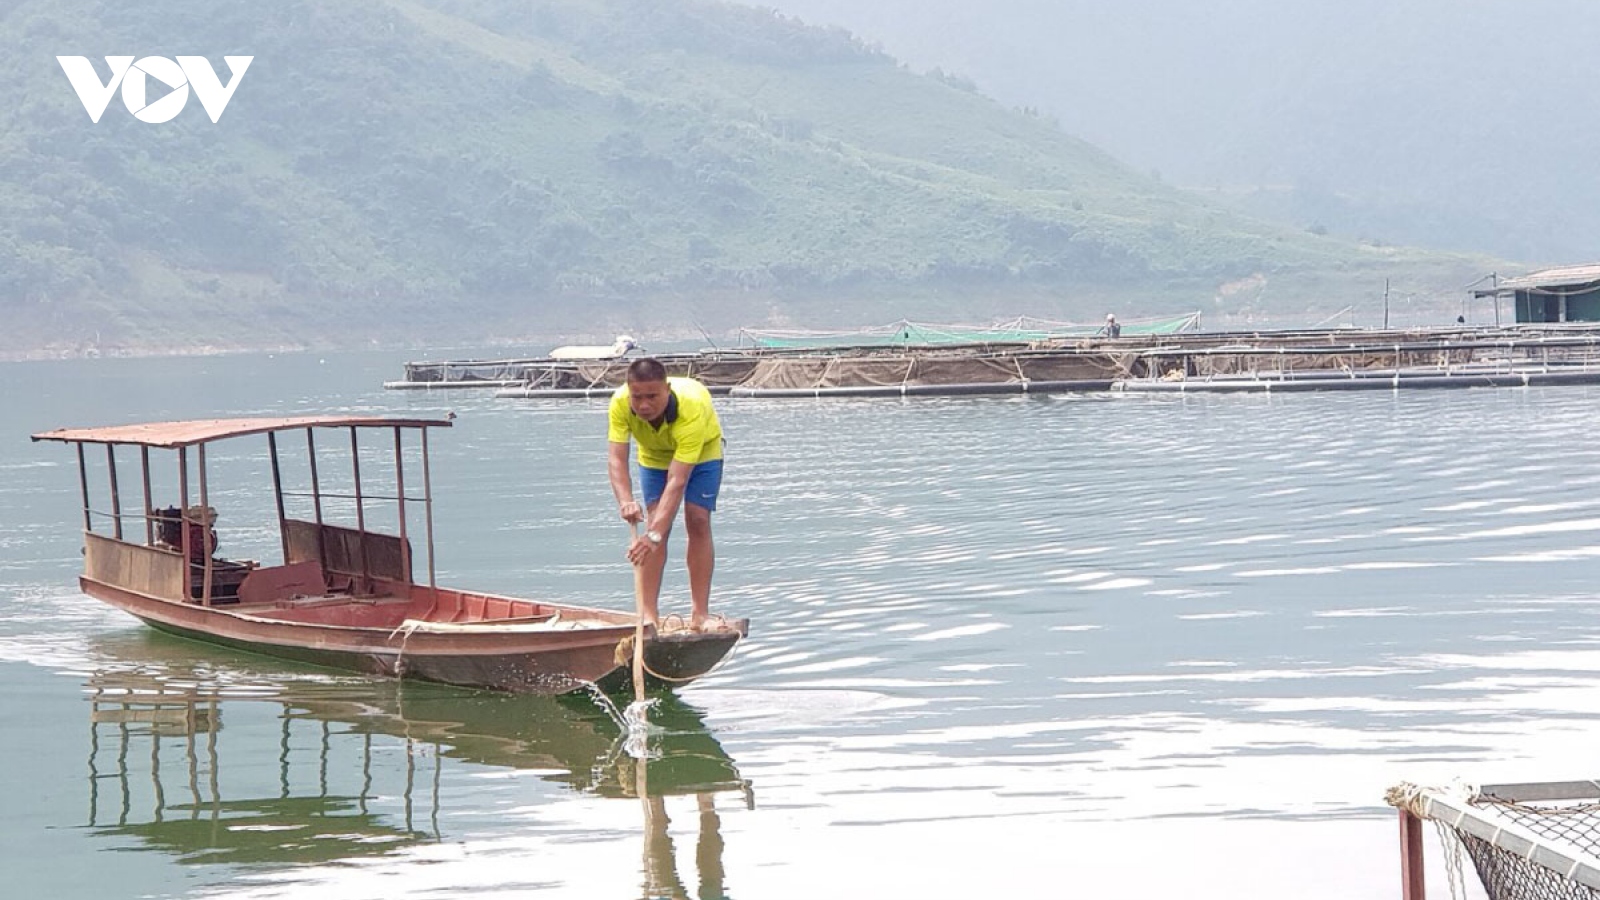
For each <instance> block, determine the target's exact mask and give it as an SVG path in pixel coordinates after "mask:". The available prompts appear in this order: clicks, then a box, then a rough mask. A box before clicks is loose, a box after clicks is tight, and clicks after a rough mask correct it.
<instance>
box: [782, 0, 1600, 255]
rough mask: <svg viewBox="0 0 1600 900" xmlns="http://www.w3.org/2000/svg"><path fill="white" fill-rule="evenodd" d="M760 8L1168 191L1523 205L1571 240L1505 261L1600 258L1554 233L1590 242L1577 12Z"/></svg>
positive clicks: (890, 2) (1244, 2) (815, 1)
mask: <svg viewBox="0 0 1600 900" xmlns="http://www.w3.org/2000/svg"><path fill="white" fill-rule="evenodd" d="M773 5H774V7H775V8H776V9H777V10H778V11H780V12H783V13H786V14H789V15H794V16H798V17H799V18H801V19H803V20H805V21H806V22H808V23H812V24H838V25H842V26H844V27H846V28H848V29H849V30H850V31H852V32H854V33H855V34H856V35H857V36H858V37H861V38H862V39H864V40H866V41H868V42H875V43H878V44H880V45H881V46H882V47H883V48H884V49H885V50H886V51H887V52H889V53H890V54H892V55H894V56H896V57H898V58H900V59H902V60H903V61H905V62H907V63H908V64H910V65H911V66H912V67H913V68H916V69H919V70H920V69H927V68H930V67H933V66H939V67H941V68H943V69H945V70H947V71H952V72H956V73H959V74H963V75H967V76H969V77H971V78H973V79H975V80H976V81H977V82H978V85H979V87H980V88H981V89H983V90H984V92H985V93H987V94H989V95H990V96H993V97H995V98H996V99H998V100H1001V101H1002V102H1005V103H1007V104H1009V105H1031V106H1037V107H1039V108H1040V109H1041V111H1043V112H1046V113H1048V114H1050V115H1053V116H1055V117H1056V118H1057V119H1058V120H1060V122H1061V124H1062V127H1063V128H1064V129H1065V130H1067V131H1069V132H1071V133H1073V134H1076V135H1078V136H1081V137H1084V138H1086V139H1088V140H1090V141H1092V142H1094V143H1096V144H1099V145H1100V146H1102V147H1104V148H1105V149H1107V150H1109V151H1111V152H1112V153H1114V154H1115V155H1117V156H1118V157H1120V158H1121V159H1123V160H1125V161H1127V162H1129V163H1130V164H1132V165H1134V166H1136V167H1138V168H1141V169H1147V170H1158V171H1159V172H1160V173H1161V174H1162V175H1163V177H1165V178H1166V179H1167V180H1169V181H1172V182H1174V183H1178V184H1183V185H1189V186H1198V187H1210V188H1216V187H1231V186H1238V185H1279V186H1283V185H1298V186H1301V187H1305V188H1309V189H1313V190H1327V191H1337V192H1347V193H1349V194H1351V195H1352V196H1353V197H1354V198H1355V199H1356V200H1358V201H1360V202H1363V203H1367V204H1375V205H1378V206H1381V207H1385V208H1390V209H1391V211H1393V208H1396V207H1401V206H1404V207H1407V208H1411V207H1418V206H1420V207H1422V208H1423V211H1422V212H1419V213H1418V214H1420V215H1427V214H1428V213H1427V212H1426V211H1427V210H1433V211H1434V214H1437V215H1440V216H1443V217H1445V218H1446V219H1448V218H1449V217H1456V216H1461V215H1462V214H1463V213H1466V212H1469V211H1470V210H1473V209H1483V210H1485V212H1486V214H1487V213H1489V212H1491V211H1492V212H1493V214H1494V215H1504V214H1505V213H1506V207H1510V206H1524V207H1526V206H1527V205H1528V204H1534V205H1537V206H1538V207H1541V208H1542V209H1543V210H1544V211H1545V212H1544V214H1546V215H1554V216H1557V217H1564V218H1566V219H1571V220H1572V221H1571V223H1570V224H1569V225H1568V226H1566V227H1565V228H1563V229H1559V230H1557V229H1552V234H1553V235H1555V236H1556V237H1561V236H1565V237H1567V238H1570V240H1567V241H1565V243H1564V244H1562V245H1561V246H1559V247H1558V246H1555V244H1556V243H1557V241H1555V240H1541V239H1537V238H1533V237H1529V238H1528V241H1531V243H1532V246H1525V247H1519V248H1517V249H1518V251H1520V252H1521V253H1522V254H1523V255H1530V254H1531V255H1534V256H1542V257H1561V256H1564V255H1566V254H1568V253H1572V252H1584V251H1583V248H1587V247H1590V246H1591V245H1592V247H1593V249H1592V250H1588V251H1587V252H1588V253H1590V254H1591V255H1592V256H1593V257H1594V258H1595V259H1600V242H1593V243H1592V242H1591V241H1590V240H1589V237H1588V234H1589V233H1590V232H1585V233H1583V234H1573V233H1572V232H1573V231H1575V230H1577V229H1579V228H1580V227H1592V226H1597V225H1600V213H1597V212H1592V210H1596V209H1600V184H1597V182H1600V179H1596V177H1595V175H1594V173H1593V172H1592V171H1591V165H1592V163H1591V158H1592V155H1593V151H1594V150H1595V149H1600V114H1597V113H1600V107H1597V106H1596V100H1597V99H1600V53H1597V51H1596V50H1595V49H1594V48H1595V47H1597V46H1600V41H1597V39H1600V3H1594V2H1592V0H1516V2H1513V0H1478V2H1473V0H1398V2H1397V0H1289V2H1285V0H1221V2H1214V3H1205V4H1201V3H1193V2H1178V0H1123V2H1118V3H1112V2H1106V0H989V2H986V3H981V4H980V3H976V2H971V0H777V2H776V3H775V4H773ZM1519 214H1522V215H1526V214H1528V210H1527V209H1524V210H1523V211H1522V212H1521V213H1519ZM1448 224H1449V223H1448V221H1443V222H1441V223H1440V227H1445V226H1447V225H1448ZM1540 250H1545V251H1547V252H1545V253H1540V252H1539V251H1540Z"/></svg>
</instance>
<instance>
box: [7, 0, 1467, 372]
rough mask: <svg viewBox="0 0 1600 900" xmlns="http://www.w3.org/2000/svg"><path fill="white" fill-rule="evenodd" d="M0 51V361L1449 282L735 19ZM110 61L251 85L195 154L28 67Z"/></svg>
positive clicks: (735, 14)
mask: <svg viewBox="0 0 1600 900" xmlns="http://www.w3.org/2000/svg"><path fill="white" fill-rule="evenodd" d="M0 51H3V52H0V75H3V76H4V77H5V78H6V79H7V83H9V84H11V85H13V86H15V87H16V90H15V91H14V92H13V94H12V96H13V97H14V98H15V99H14V102H13V103H12V104H9V105H7V106H5V107H3V108H0V208H3V209H4V210H5V215H4V216H3V217H0V309H3V310H4V311H5V315H6V318H7V321H8V323H9V327H8V328H7V329H6V330H5V331H4V332H3V333H0V353H4V354H6V355H13V356H14V355H25V354H31V353H39V352H86V351H98V352H130V351H137V352H148V351H159V350H194V349H203V348H208V347H210V348H221V349H228V348H240V347H262V346H304V345H330V346H339V345H351V344H365V343H370V342H380V343H390V342H399V341H412V342H414V341H419V340H434V341H438V340H446V339H460V340H479V339H488V338H492V337H500V338H506V337H513V336H521V335H529V336H535V335H555V334H563V333H585V334H592V335H604V334H607V333H609V332H610V331H612V330H613V329H617V328H623V327H629V328H634V329H637V328H641V327H651V326H654V327H667V324H668V323H673V322H676V323H678V324H679V325H680V326H683V327H685V328H686V327H687V325H685V324H684V323H687V322H691V321H692V322H694V323H696V324H697V325H700V326H703V327H707V328H710V329H712V330H713V331H717V330H724V331H725V330H727V329H731V328H735V327H737V326H739V325H744V324H757V323H763V322H771V321H784V322H791V323H799V324H806V325H813V326H825V325H830V324H851V323H859V322H877V321H886V320H889V319H892V318H895V317H898V316H901V315H911V314H921V315H922V317H923V318H930V319H945V320H951V319H966V320H973V319H982V318H986V317H988V316H990V315H991V314H994V313H996V312H1007V313H1011V314H1018V313H1023V312H1027V313H1033V314H1044V315H1056V316H1060V317H1073V316H1082V315H1088V314H1094V313H1100V312H1101V311H1102V309H1103V304H1104V303H1106V302H1108V301H1107V299H1106V298H1109V297H1115V298H1119V302H1131V303H1137V304H1139V305H1140V306H1141V307H1142V308H1138V309H1134V310H1132V311H1133V312H1136V313H1137V312H1150V313H1155V312H1162V311H1166V310H1170V309H1179V308H1190V309H1192V308H1197V307H1198V306H1199V305H1200V303H1201V302H1202V301H1204V302H1207V303H1211V302H1216V303H1223V302H1224V299H1222V298H1232V299H1228V300H1227V302H1231V303H1236V304H1249V303H1255V304H1270V303H1272V302H1279V301H1280V298H1281V300H1282V302H1291V303H1295V304H1301V305H1305V306H1306V307H1307V308H1314V307H1317V306H1322V307H1326V308H1330V309H1331V308H1336V307H1337V306H1339V305H1342V304H1344V303H1347V302H1349V301H1350V299H1351V297H1353V296H1355V295H1356V294H1359V293H1361V292H1365V293H1366V294H1368V295H1370V294H1371V293H1372V291H1373V285H1374V284H1375V283H1378V282H1381V280H1382V277H1383V276H1384V275H1387V274H1391V273H1405V274H1407V275H1409V276H1410V277H1412V278H1413V279H1414V280H1416V281H1417V282H1418V283H1426V282H1427V281H1428V280H1430V279H1442V283H1440V284H1436V285H1435V286H1436V287H1440V288H1445V289H1449V288H1453V287H1455V284H1454V283H1453V279H1456V278H1457V277H1459V275H1460V274H1462V273H1465V272H1468V271H1472V270H1473V267H1474V266H1475V265H1477V264H1476V263H1474V262H1473V261H1470V260H1462V259H1454V258H1445V257H1439V256H1426V255H1422V254H1418V253H1411V252H1406V251H1398V250H1395V249H1393V248H1384V247H1374V246H1368V245H1362V244H1357V243H1351V242H1344V241H1339V240H1335V239H1330V238H1327V237H1323V236H1319V235H1315V234H1310V233H1307V232H1305V231H1301V230H1292V229H1282V228H1278V227H1275V226H1269V225H1265V224H1262V223H1260V222H1256V221H1253V220H1250V219H1246V218H1242V217H1240V216H1237V215H1235V214H1232V213H1229V212H1225V211H1223V210H1220V209H1218V208H1215V207H1211V206H1207V205H1205V204H1204V203H1203V202H1201V201H1198V200H1195V199H1193V198H1192V197H1190V196H1188V195H1185V194H1183V193H1181V192H1178V191H1175V190H1172V189H1170V188H1168V187H1166V186H1164V185H1162V184H1160V183H1159V182H1158V181H1157V180H1155V179H1153V178H1151V177H1149V176H1146V175H1143V174H1140V173H1136V172H1134V171H1132V170H1130V169H1129V168H1127V167H1125V166H1123V165H1121V164H1119V163H1118V162H1117V161H1115V160H1113V159H1111V158H1110V157H1108V156H1106V155H1105V154H1104V153H1101V152H1099V151H1098V150H1096V149H1095V148H1093V147H1091V146H1089V145H1087V144H1085V143H1083V142H1081V141H1078V140H1076V139H1074V138H1072V137H1071V136H1069V135H1067V134H1064V133H1062V131H1061V130H1060V129H1059V128H1058V127H1056V126H1055V124H1054V123H1052V122H1049V121H1044V120H1041V119H1040V118H1039V117H1037V116H1033V115H1029V114H1027V113H1026V112H1022V111H1017V110H1010V109H1006V108H1004V107H1002V106H1000V105H999V104H996V103H995V102H993V101H991V100H989V99H988V98H986V97H984V96H982V95H980V94H979V93H977V92H976V91H975V90H974V89H973V86H972V85H971V84H969V83H965V82H963V81H962V80H961V79H959V78H954V77H948V76H941V75H939V74H938V73H935V74H933V75H919V74H915V73H912V72H910V71H908V70H907V69H905V68H904V67H902V66H899V65H898V64H897V63H896V62H895V61H894V60H892V59H890V58H888V57H886V56H884V55H882V54H881V53H879V52H877V51H875V50H873V49H872V48H870V47H868V46H866V45H864V44H863V43H861V42H860V41H857V40H856V39H854V38H853V37H851V36H850V35H848V34H847V33H844V32H842V31H838V30H820V29H814V28H810V27H806V26H803V25H801V24H799V23H798V22H795V21H792V20H788V19H785V18H783V17H781V16H779V15H777V14H775V13H772V12H770V11H760V10H755V9H749V8H745V7H739V6H730V5H722V4H714V3H701V2H693V0H533V2H528V3H505V2H498V0H273V2H270V3H244V2H233V0H224V2H206V0H24V2H22V3H20V5H16V6H13V7H12V8H11V11H10V12H9V13H6V14H4V17H3V18H0ZM119 54H121V55H134V56H139V57H144V56H167V57H176V56H178V55H181V54H203V55H205V56H206V57H207V58H208V59H209V60H210V61H211V63H212V64H213V66H214V67H215V68H216V70H217V71H218V73H219V75H221V76H222V77H223V78H224V79H225V78H226V76H227V69H226V67H225V66H224V65H223V61H222V57H223V56H225V55H248V56H252V57H253V58H254V59H253V62H252V64H251V66H250V68H249V69H248V71H247V73H246V74H245V75H244V76H243V78H242V80H241V82H240V84H239V86H238V88H237V90H236V92H235V94H234V95H233V98H232V101H231V103H230V105H228V107H227V109H226V112H225V113H224V114H223V115H222V117H221V119H220V121H219V122H218V123H215V124H214V123H212V122H211V121H210V119H209V118H208V117H207V116H206V114H205V113H204V112H203V111H202V109H201V108H200V103H198V102H196V101H195V100H194V99H193V98H191V99H190V101H189V103H188V106H187V108H186V109H185V110H184V111H183V112H182V113H181V114H179V115H178V116H177V117H176V118H174V119H172V120H171V121H169V122H165V123H160V124H150V123H146V122H142V121H139V120H137V119H135V118H134V116H133V115H131V114H130V113H129V111H128V110H127V108H125V106H124V104H123V103H122V101H121V99H120V98H113V99H112V101H111V103H110V106H109V107H108V108H107V110H106V112H105V114H104V116H103V117H102V118H101V119H100V121H99V122H98V123H94V122H92V121H91V119H90V117H89V115H88V114H87V113H86V112H85V110H84V107H83V105H82V104H81V103H80V102H79V99H78V97H77V96H76V95H75V94H74V92H73V90H72V88H71V86H70V85H69V83H68V80H67V78H66V76H65V75H64V73H63V71H62V67H61V66H60V65H59V64H58V63H57V61H56V57H57V56H58V55H82V56H86V57H88V58H89V59H90V60H92V61H93V62H94V64H95V66H96V69H97V72H98V74H99V75H100V76H101V77H102V78H107V77H109V75H108V73H109V70H108V69H107V67H106V65H105V61H104V59H103V57H105V56H113V55H119ZM1239 283H1244V284H1250V285H1255V286H1256V287H1253V288H1252V289H1251V291H1250V292H1247V293H1246V294H1245V295H1241V296H1237V297H1236V296H1235V295H1234V294H1233V293H1230V292H1229V289H1228V288H1227V287H1226V286H1227V285H1230V284H1239ZM1266 283H1271V284H1273V285H1274V288H1273V291H1272V292H1263V291H1262V290H1261V289H1260V285H1262V284H1266ZM1278 285H1282V288H1281V289H1280V288H1279V287H1277V286H1278ZM1307 286H1313V287H1312V288H1311V289H1308V287H1307ZM1312 290H1314V291H1318V292H1322V293H1320V294H1317V295H1316V296H1311V295H1310V294H1311V291H1312ZM1130 298H1131V299H1130ZM1263 308H1264V307H1263ZM1222 311H1223V312H1225V313H1231V312H1236V311H1237V310H1236V309H1225V310H1222Z"/></svg>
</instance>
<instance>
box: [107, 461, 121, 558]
mask: <svg viewBox="0 0 1600 900" xmlns="http://www.w3.org/2000/svg"><path fill="white" fill-rule="evenodd" d="M106 473H107V474H108V475H109V476H110V477H111V536H112V537H114V538H116V539H117V540H119V541H120V540H122V494H120V493H118V491H117V445H116V444H107V445H106Z"/></svg>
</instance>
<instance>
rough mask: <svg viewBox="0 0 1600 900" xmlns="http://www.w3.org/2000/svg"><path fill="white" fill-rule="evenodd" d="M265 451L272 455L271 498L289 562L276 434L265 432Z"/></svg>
mask: <svg viewBox="0 0 1600 900" xmlns="http://www.w3.org/2000/svg"><path fill="white" fill-rule="evenodd" d="M267 453H268V455H270V456H271V457H272V499H273V501H274V502H275V503H277V505H278V539H279V540H280V541H282V542H283V562H284V564H285V565H288V563H289V526H288V522H287V521H286V520H287V518H288V517H287V516H285V515H284V513H283V472H282V470H280V469H279V468H278V434H277V432H274V431H269V432H267Z"/></svg>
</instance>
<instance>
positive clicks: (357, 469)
mask: <svg viewBox="0 0 1600 900" xmlns="http://www.w3.org/2000/svg"><path fill="white" fill-rule="evenodd" d="M350 472H351V475H352V476H353V477H354V478H355V485H356V534H357V539H356V543H357V546H359V547H360V548H361V584H362V586H363V587H365V586H366V584H367V582H368V580H369V579H370V578H371V575H370V573H369V571H368V569H369V566H368V565H367V512H366V509H365V505H364V504H363V503H362V502H361V445H360V441H359V440H358V439H357V437H356V427H355V426H354V425H351V426H350Z"/></svg>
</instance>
